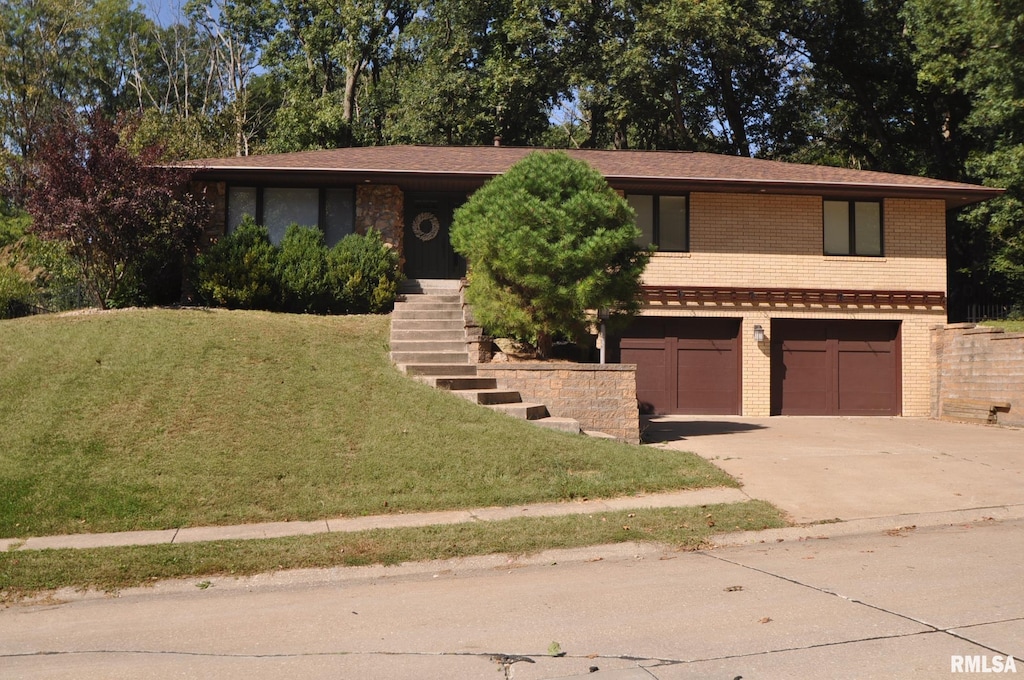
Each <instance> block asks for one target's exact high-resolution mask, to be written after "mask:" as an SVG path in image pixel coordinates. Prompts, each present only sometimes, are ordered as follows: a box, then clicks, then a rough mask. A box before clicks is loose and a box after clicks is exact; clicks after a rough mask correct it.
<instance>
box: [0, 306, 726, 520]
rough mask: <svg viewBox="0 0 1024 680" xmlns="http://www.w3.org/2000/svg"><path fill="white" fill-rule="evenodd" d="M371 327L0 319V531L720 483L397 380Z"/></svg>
mask: <svg viewBox="0 0 1024 680" xmlns="http://www.w3.org/2000/svg"><path fill="white" fill-rule="evenodd" d="M387 332H388V318H387V317H375V316H368V317H317V316H295V315H283V314H268V313H260V312H233V311H224V310H215V311H214V310H128V311H119V312H108V313H93V314H81V315H69V316H45V317H35V318H27V319H16V320H9V321H0V424H2V427H0V537H12V536H30V535H37V536H38V535H46V534H57V533H75V532H102V531H120V530H131V529H159V528H169V527H178V526H195V525H213V524H236V523H241V522H255V521H275V520H288V519H291V520H299V519H314V518H322V517H334V516H343V515H364V514H379V513H386V512H407V511H415V510H437V509H446V508H461V507H473V506H488V505H507V504H516V503H524V502H530V501H550V500H557V499H570V498H578V497H590V498H597V497H609V496H616V495H623V494H632V493H637V492H651V491H658V490H666V489H681V488H691V487H702V486H720V485H729V486H735V485H736V483H735V482H734V481H733V480H732V479H731V478H729V477H728V476H727V475H725V474H724V473H723V472H721V471H720V470H718V469H717V468H715V467H713V466H711V465H709V464H708V463H706V462H704V461H702V460H700V459H699V458H697V457H696V456H693V455H691V454H687V453H682V452H678V451H667V450H662V449H656V448H652V447H636V446H629V445H625V444H619V443H615V442H608V441H602V440H598V439H590V438H586V437H580V436H573V435H567V434H563V433H558V432H552V431H548V430H544V429H541V428H537V427H534V426H532V425H529V424H526V423H522V422H519V421H516V420H514V419H512V418H509V417H506V416H503V415H501V414H496V413H493V412H491V411H489V410H487V409H484V408H481V407H477V406H473V405H471V404H469V403H468V402H466V401H464V400H462V399H459V398H458V397H454V396H452V395H448V394H444V393H442V392H438V391H435V390H433V389H431V388H428V387H426V386H424V385H421V384H419V383H416V382H413V381H411V380H409V379H408V378H406V377H405V376H403V375H401V374H399V373H398V372H397V371H396V370H395V369H394V367H393V366H392V365H391V364H390V362H389V360H388V358H387Z"/></svg>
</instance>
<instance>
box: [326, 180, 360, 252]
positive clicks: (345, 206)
mask: <svg viewBox="0 0 1024 680" xmlns="http://www.w3.org/2000/svg"><path fill="white" fill-rule="evenodd" d="M324 203H325V208H326V210H325V211H326V213H327V215H326V223H325V224H324V243H326V244H327V247H328V248H329V247H331V246H333V245H334V244H335V243H337V242H338V241H340V240H341V239H342V238H343V237H345V236H347V235H348V234H351V233H352V232H353V231H354V229H353V226H354V225H353V222H354V218H355V210H354V209H353V200H352V190H351V189H327V196H326V198H325V200H324Z"/></svg>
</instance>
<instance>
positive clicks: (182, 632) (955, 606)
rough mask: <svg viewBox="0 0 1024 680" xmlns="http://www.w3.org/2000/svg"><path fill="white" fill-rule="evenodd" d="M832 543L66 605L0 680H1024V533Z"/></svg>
mask: <svg viewBox="0 0 1024 680" xmlns="http://www.w3.org/2000/svg"><path fill="white" fill-rule="evenodd" d="M827 529H828V525H824V526H823V527H821V533H820V534H819V535H820V536H821V537H820V538H805V537H804V534H801V533H799V532H797V531H795V530H790V531H791V533H790V535H789V536H790V537H789V538H784V537H782V536H780V535H776V538H773V539H772V540H771V541H770V542H766V543H752V544H747V545H741V546H734V547H723V548H717V549H714V550H709V551H702V552H675V551H671V550H667V549H665V548H661V547H655V546H637V545H626V546H614V547H607V546H605V547H597V548H591V549H587V550H578V551H564V552H551V553H544V554H540V555H535V556H531V557H528V558H520V559H512V558H508V557H488V558H474V559H466V560H456V561H446V562H435V563H424V564H413V565H406V566H399V567H391V568H383V567H374V568H359V569H337V570H319V571H304V572H285V573H277V574H269V575H264V576H259V577H254V578H245V579H234V578H214V579H193V580H189V581H176V582H163V583H159V584H156V585H154V586H153V587H149V588H141V589H133V590H130V591H125V592H122V593H119V594H117V595H116V596H112V595H99V594H75V593H58V594H57V595H56V596H54V597H52V598H50V599H48V600H46V601H42V602H37V603H34V604H22V605H17V606H12V607H9V608H7V609H5V610H3V611H0V677H5V678H6V677H11V678H165V677H183V678H212V677H216V678H280V677H291V678H421V679H422V678H489V679H493V678H496V677H497V678H501V677H509V678H518V679H522V680H525V679H528V678H565V677H574V676H588V677H592V678H595V679H603V680H608V679H609V678H612V679H615V680H639V679H641V678H658V679H660V680H670V679H676V678H723V679H727V680H733V679H734V678H736V677H740V676H741V677H742V678H744V679H747V680H750V679H753V678H814V677H823V678H851V679H852V678H858V679H861V678H947V677H953V676H954V675H956V674H953V673H951V664H953V663H955V661H954V657H957V656H958V657H961V658H962V657H970V659H971V661H975V660H976V662H977V663H982V662H984V663H987V664H988V667H989V668H992V667H993V664H995V663H997V662H999V663H1001V664H1007V662H1006V661H1005V657H1007V656H1009V655H1013V656H1015V657H1016V661H1015V662H1012V663H1014V665H1015V666H1016V667H1017V668H1018V670H1019V672H1024V661H1021V659H1024V579H1021V578H1020V572H1021V569H1020V565H1021V563H1022V560H1024V520H1004V521H998V520H985V519H982V520H980V521H973V522H965V523H954V524H948V525H943V526H933V527H921V528H913V527H903V528H899V527H896V528H891V529H887V530H877V531H870V532H868V533H862V534H855V535H837V536H835V537H833V538H827V537H826V536H827ZM805 533H806V532H805ZM556 654H563V655H562V656H555V655H556ZM979 667H980V666H979ZM592 669H597V670H596V671H594V670H592Z"/></svg>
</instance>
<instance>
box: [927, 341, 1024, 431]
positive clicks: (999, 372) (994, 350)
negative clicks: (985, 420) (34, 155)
mask: <svg viewBox="0 0 1024 680" xmlns="http://www.w3.org/2000/svg"><path fill="white" fill-rule="evenodd" d="M931 345H932V347H931V349H932V352H931V353H932V390H931V392H932V417H933V418H938V417H939V415H940V408H941V404H942V401H943V400H946V399H978V400H984V401H990V402H993V403H996V402H1003V403H1009V404H1010V410H1009V411H1008V412H1006V413H999V414H998V419H999V423H1000V424H1002V425H1015V426H1024V333H1006V332H1004V331H1003V330H1002V329H1000V328H995V327H988V326H975V325H973V324H950V325H947V326H936V327H933V328H932V330H931Z"/></svg>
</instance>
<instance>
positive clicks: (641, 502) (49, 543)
mask: <svg viewBox="0 0 1024 680" xmlns="http://www.w3.org/2000/svg"><path fill="white" fill-rule="evenodd" d="M748 500H750V497H749V496H748V495H747V494H746V493H744V492H743V491H742V490H741V489H730V488H726V487H717V488H711V489H693V490H688V491H675V492H670V493H660V494H650V495H645V496H623V497H621V498H611V499H598V500H587V501H571V502H565V503H535V504H531V505H515V506H511V507H492V508H476V509H469V510H449V511H445V512H421V513H407V514H391V515H372V516H368V517H342V518H337V519H326V520H316V521H311V522H268V523H264V524H240V525H235V526H220V527H216V526H215V527H184V528H180V529H164V530H156V531H124V532H117V533H108V534H69V535H66V536H36V537H31V538H27V539H22V538H3V539H0V552H3V551H7V550H46V549H53V548H106V547H114V546H128V545H157V544H164V543H197V542H202V541H228V540H241V539H254V538H255V539H258V538H281V537H283V536H305V535H312V534H325V533H333V532H352V531H365V530H367V529H397V528H402V527H423V526H431V525H441V524H464V523H468V522H494V521H500V520H506V519H514V518H516V517H556V516H563V515H583V514H589V513H593V512H609V511H613V510H636V509H641V508H672V507H692V506H700V505H713V504H716V503H740V502H743V501H748Z"/></svg>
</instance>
